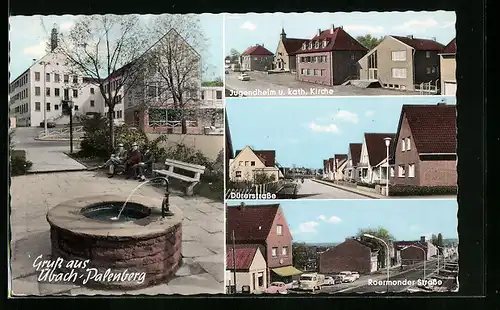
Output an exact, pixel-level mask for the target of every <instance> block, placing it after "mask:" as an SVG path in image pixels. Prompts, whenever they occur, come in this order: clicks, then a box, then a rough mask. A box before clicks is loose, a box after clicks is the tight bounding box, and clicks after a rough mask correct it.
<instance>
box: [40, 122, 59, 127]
mask: <svg viewBox="0 0 500 310" xmlns="http://www.w3.org/2000/svg"><path fill="white" fill-rule="evenodd" d="M40 127H45V122H40ZM54 127H56V122H47V128H54Z"/></svg>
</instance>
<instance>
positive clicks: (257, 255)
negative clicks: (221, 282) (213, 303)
mask: <svg viewBox="0 0 500 310" xmlns="http://www.w3.org/2000/svg"><path fill="white" fill-rule="evenodd" d="M235 274H236V279H235ZM235 280H236V291H237V292H238V293H241V292H242V288H243V286H248V287H250V293H262V292H264V291H265V290H266V288H267V264H266V260H265V258H264V256H263V255H262V252H261V251H260V248H259V246H258V245H237V246H235V247H233V246H232V245H227V246H226V276H225V282H226V287H227V288H229V287H231V286H233V287H234V286H235Z"/></svg>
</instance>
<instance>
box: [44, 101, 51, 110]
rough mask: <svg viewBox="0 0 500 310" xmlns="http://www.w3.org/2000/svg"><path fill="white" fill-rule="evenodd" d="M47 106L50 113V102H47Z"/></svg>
mask: <svg viewBox="0 0 500 310" xmlns="http://www.w3.org/2000/svg"><path fill="white" fill-rule="evenodd" d="M45 106H47V111H48V112H50V102H47V103H46V104H45Z"/></svg>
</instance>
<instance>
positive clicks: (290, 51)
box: [240, 25, 456, 96]
mask: <svg viewBox="0 0 500 310" xmlns="http://www.w3.org/2000/svg"><path fill="white" fill-rule="evenodd" d="M455 54H456V42H455V39H453V40H452V41H451V42H449V43H448V44H447V45H446V46H444V45H443V44H441V43H439V42H437V41H436V39H435V38H432V39H422V38H415V37H413V35H408V36H406V37H404V36H395V35H388V36H386V37H385V38H384V39H383V40H382V41H381V42H380V43H379V44H378V45H377V46H376V47H375V48H373V49H371V50H368V49H367V48H366V47H365V46H363V45H362V44H361V43H359V42H358V41H357V40H356V39H355V38H353V37H352V36H351V35H349V33H347V32H346V31H345V30H344V29H343V27H342V26H340V27H335V25H331V27H330V28H329V29H326V30H321V29H318V31H317V33H316V34H315V35H314V36H313V37H312V38H310V39H304V38H288V37H287V34H286V33H285V30H284V29H282V31H281V34H280V40H279V42H278V47H277V48H276V52H275V53H273V52H271V51H269V50H268V49H267V48H265V47H264V45H260V44H257V45H255V46H252V47H249V48H248V49H247V50H245V51H244V52H243V53H242V54H241V57H240V65H241V68H242V69H243V70H254V71H284V72H291V73H294V74H295V77H296V79H297V80H299V81H303V82H310V83H314V84H320V85H328V86H333V85H340V84H345V83H349V81H352V80H362V81H366V82H368V83H373V82H375V83H376V84H378V85H377V86H380V87H384V88H391V89H398V90H408V91H414V90H419V89H420V90H421V89H424V88H423V86H424V84H425V85H428V86H432V90H434V91H435V92H436V93H438V92H440V93H441V94H442V95H450V96H452V95H455V91H456V78H455V68H456V63H455ZM429 89H430V88H429Z"/></svg>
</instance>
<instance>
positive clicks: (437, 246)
mask: <svg viewBox="0 0 500 310" xmlns="http://www.w3.org/2000/svg"><path fill="white" fill-rule="evenodd" d="M436 248H437V249H438V250H437V258H438V259H437V263H438V268H437V274H439V249H442V250H443V256H442V257H443V263H442V264H443V267H444V266H445V263H446V257H445V256H444V248H443V247H442V246H439V245H436Z"/></svg>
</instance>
